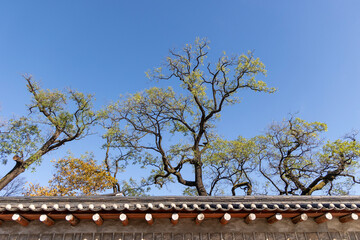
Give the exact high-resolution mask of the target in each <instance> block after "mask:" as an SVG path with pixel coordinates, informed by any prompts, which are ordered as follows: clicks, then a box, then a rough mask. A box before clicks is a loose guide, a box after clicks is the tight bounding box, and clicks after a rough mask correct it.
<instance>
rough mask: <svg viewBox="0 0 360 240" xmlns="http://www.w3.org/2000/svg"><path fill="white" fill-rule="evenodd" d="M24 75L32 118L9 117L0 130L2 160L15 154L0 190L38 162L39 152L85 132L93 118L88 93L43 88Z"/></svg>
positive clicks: (72, 139)
mask: <svg viewBox="0 0 360 240" xmlns="http://www.w3.org/2000/svg"><path fill="white" fill-rule="evenodd" d="M24 78H25V80H26V82H27V88H28V90H29V92H30V94H31V95H32V101H31V103H30V104H29V106H28V107H29V110H30V114H31V116H32V118H30V117H22V118H19V119H11V120H10V121H9V122H8V123H7V124H6V126H5V130H4V131H3V130H2V131H1V135H0V140H1V142H0V154H1V157H2V159H3V163H4V164H5V163H6V162H7V159H8V158H9V157H11V155H16V156H14V160H15V161H16V165H15V167H14V168H13V169H12V170H10V171H9V172H8V173H7V174H6V175H4V176H2V178H1V179H0V190H1V189H3V188H4V187H5V186H6V185H7V184H9V183H10V182H11V181H12V180H13V179H15V178H16V177H17V176H18V175H19V174H21V173H22V172H24V171H25V169H26V168H28V167H29V166H32V165H33V164H34V163H40V159H41V157H42V156H43V155H45V154H47V153H48V152H50V151H53V150H55V149H57V148H59V147H61V146H62V145H64V144H65V143H67V142H71V141H74V140H78V139H81V138H83V137H85V136H86V135H88V134H89V130H90V128H91V127H92V126H93V125H94V124H95V123H96V121H97V116H96V113H95V112H94V111H93V106H92V101H93V96H92V95H87V96H86V95H84V94H83V93H80V92H77V91H74V90H67V91H59V90H44V89H41V88H40V86H39V84H38V83H37V82H35V81H34V80H33V79H32V77H31V76H24ZM32 119H36V121H34V120H32Z"/></svg>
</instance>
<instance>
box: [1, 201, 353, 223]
mask: <svg viewBox="0 0 360 240" xmlns="http://www.w3.org/2000/svg"><path fill="white" fill-rule="evenodd" d="M87 211H92V212H98V211H101V212H106V211H109V212H110V211H111V212H114V211H115V212H116V211H120V212H122V211H125V212H142V211H152V212H157V211H160V212H168V211H171V212H174V211H181V212H209V211H210V212H228V211H230V212H242V211H248V212H252V211H254V212H263V211H266V212H293V211H301V212H312V211H316V212H317V211H331V212H334V211H336V212H348V211H355V212H360V196H330V197H328V196H245V197H202V196H201V197H198V196H197V197H187V196H174V197H172V196H156V197H123V196H81V197H0V214H9V213H12V212H20V213H21V212H24V213H25V212H26V213H29V212H34V213H36V212H87ZM0 218H1V215H0Z"/></svg>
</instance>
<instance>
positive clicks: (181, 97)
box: [103, 39, 275, 195]
mask: <svg viewBox="0 0 360 240" xmlns="http://www.w3.org/2000/svg"><path fill="white" fill-rule="evenodd" d="M208 46H209V43H208V41H206V40H205V39H197V40H196V41H195V44H194V45H190V44H188V45H186V46H185V47H184V48H183V49H182V50H181V51H179V52H177V51H175V50H170V55H169V56H168V57H167V58H166V63H165V64H164V66H163V67H160V68H155V69H154V70H153V71H149V72H148V73H147V75H148V77H149V78H150V79H153V80H159V81H162V80H171V81H177V83H178V84H179V85H180V87H181V88H182V89H181V90H179V91H178V92H179V93H175V91H174V90H173V88H171V87H169V88H156V87H153V88H150V89H147V90H145V91H143V92H139V93H136V94H133V95H129V96H127V97H122V98H121V99H120V100H119V101H118V102H116V103H114V104H111V105H110V106H108V107H107V110H106V111H104V112H103V116H106V118H107V120H108V121H111V122H113V124H114V125H117V126H121V127H118V128H117V129H116V130H113V129H110V130H109V131H112V133H113V134H115V135H114V138H115V139H116V141H118V142H119V143H121V145H122V146H123V147H124V148H125V149H135V150H136V151H141V152H142V153H143V157H142V158H141V163H142V164H144V165H147V166H152V167H153V169H152V176H153V181H154V182H155V183H157V184H159V185H160V186H162V185H163V184H166V183H167V182H168V181H174V180H176V181H177V182H178V183H180V184H182V185H184V186H186V187H190V188H191V189H194V188H195V189H196V192H197V194H199V195H208V194H210V191H211V190H209V191H208V190H207V189H206V186H205V183H204V176H203V170H204V164H205V162H206V161H207V160H206V159H204V157H205V155H206V153H207V151H210V150H211V149H210V146H211V145H212V143H213V142H214V141H216V138H217V137H216V136H215V134H214V129H215V121H216V119H218V118H219V117H220V113H221V111H222V110H223V108H224V107H225V105H233V104H236V103H238V102H239V100H238V98H237V96H238V95H239V93H240V91H241V90H251V91H254V92H266V93H273V92H274V91H275V89H274V88H270V87H268V86H267V84H266V83H265V82H263V81H260V80H257V79H256V78H255V77H256V76H257V75H259V74H265V73H266V70H265V67H264V65H263V63H262V62H261V61H260V60H259V59H258V58H255V57H254V56H253V54H252V52H248V54H243V55H240V56H234V57H229V56H227V55H226V54H225V53H224V55H223V56H222V57H220V58H219V59H218V61H217V62H216V63H215V64H211V63H205V59H206V57H207V55H208V48H209V47H208ZM109 125H111V124H109ZM177 139H178V140H179V141H176V140H177ZM186 166H190V167H191V168H192V169H193V171H194V178H193V179H190V180H189V179H186V177H184V175H183V172H184V169H185V168H186Z"/></svg>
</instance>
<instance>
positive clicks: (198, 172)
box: [195, 164, 208, 196]
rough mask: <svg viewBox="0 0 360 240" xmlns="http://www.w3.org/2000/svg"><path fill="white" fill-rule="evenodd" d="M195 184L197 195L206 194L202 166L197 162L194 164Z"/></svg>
mask: <svg viewBox="0 0 360 240" xmlns="http://www.w3.org/2000/svg"><path fill="white" fill-rule="evenodd" d="M195 184H196V190H197V192H198V194H199V196H208V194H207V192H206V189H205V186H204V183H203V179H202V168H201V165H199V164H196V165H195Z"/></svg>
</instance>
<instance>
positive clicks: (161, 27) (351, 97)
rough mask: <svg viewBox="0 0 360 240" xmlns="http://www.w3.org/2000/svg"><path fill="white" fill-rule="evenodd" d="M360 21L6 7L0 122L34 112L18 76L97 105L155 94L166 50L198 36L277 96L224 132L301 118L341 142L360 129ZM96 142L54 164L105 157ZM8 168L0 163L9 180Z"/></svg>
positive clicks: (256, 97) (304, 4)
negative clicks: (247, 57)
mask: <svg viewBox="0 0 360 240" xmlns="http://www.w3.org/2000/svg"><path fill="white" fill-rule="evenodd" d="M359 12H360V2H359V1H356V0H353V1H351V0H346V1H339V0H337V1H332V0H317V1H314V0H308V1H288V0H283V1H277V0H273V1H269V0H263V1H260V0H259V1H257V0H252V1H250V0H236V1H235V0H234V1H226V0H224V1H210V0H207V1H187V0H184V1H165V0H162V1H160V0H159V1H146V0H144V1H115V0H113V1H111V0H108V1H100V0H98V1H92V0H83V1H80V0H78V1H45V0H44V1H37V0H32V1H28V0H24V1H20V0H18V1H1V3H0V116H2V117H5V118H9V117H11V116H13V115H15V116H20V115H23V114H27V112H26V106H25V104H27V103H28V102H29V99H30V95H29V94H28V93H27V91H26V87H25V82H24V80H23V79H22V77H21V74H24V73H29V74H32V75H33V76H34V78H35V79H37V80H41V82H42V86H43V87H44V88H59V89H63V88H65V87H71V88H76V89H78V90H79V91H82V92H86V93H93V94H95V95H96V98H97V103H96V105H97V107H100V106H103V105H105V104H107V103H109V102H110V101H114V100H116V99H117V97H118V96H119V95H120V94H124V93H133V92H136V91H139V90H143V89H145V88H148V87H151V86H153V85H155V84H156V83H154V82H150V81H149V80H148V79H146V77H145V74H144V72H145V71H146V70H148V69H150V68H153V67H155V66H158V65H159V64H160V63H161V62H162V61H163V59H164V57H165V56H166V55H167V51H168V49H169V48H174V47H181V46H182V45H184V44H186V43H192V42H193V41H194V40H195V38H196V37H198V36H199V37H207V38H208V39H209V40H210V41H211V51H212V55H215V56H216V55H218V54H220V53H221V52H222V51H226V52H227V53H234V54H235V53H238V54H240V53H243V52H246V51H247V50H254V51H255V55H256V56H257V57H259V58H260V59H261V60H262V61H263V62H264V64H265V65H266V67H267V70H268V75H267V77H266V78H265V79H264V80H265V81H267V82H268V83H269V84H270V85H271V86H275V87H277V88H278V92H277V93H276V94H273V95H266V94H249V95H246V96H244V98H243V102H242V103H241V104H239V105H237V106H233V107H229V108H227V109H225V111H224V113H223V115H222V119H221V121H220V122H219V125H218V126H219V132H220V134H222V135H223V136H225V137H227V138H235V137H237V136H238V135H242V136H245V137H252V136H255V135H257V134H260V133H262V131H263V130H264V129H265V128H266V126H268V125H269V124H270V123H271V122H272V121H280V120H282V119H283V118H286V117H287V116H288V114H289V113H299V114H298V115H299V116H300V117H302V118H304V119H306V120H308V121H322V122H326V123H327V124H328V127H329V131H328V133H327V137H328V138H330V139H335V138H338V137H341V136H343V135H344V134H345V133H346V132H349V131H351V130H352V129H360V108H359V103H360V94H359V91H360V13H359ZM99 141H100V140H99V139H98V138H97V137H96V136H92V137H90V138H88V139H87V140H85V141H82V142H78V143H74V144H73V143H70V144H68V145H66V146H64V147H63V148H61V149H59V150H58V151H57V152H56V153H54V154H51V155H50V156H47V157H45V160H46V161H48V160H49V159H52V158H54V157H60V156H64V155H65V153H66V152H67V151H68V150H71V151H72V152H74V153H75V154H80V153H83V152H85V151H93V152H95V154H96V155H99V156H100V155H101V154H102V152H101V151H100V150H99ZM11 164H12V163H11ZM10 167H11V165H8V166H3V165H2V166H0V169H1V175H2V174H3V173H4V172H5V171H7V170H8V169H9V168H10ZM3 171H4V172H3ZM50 174H51V171H50V170H49V165H48V164H43V165H42V166H41V167H38V170H37V172H36V173H27V174H26V178H27V180H28V181H32V182H37V181H40V182H42V183H44V182H46V181H47V179H49V177H50ZM169 193H170V194H171V191H170V192H169Z"/></svg>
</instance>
